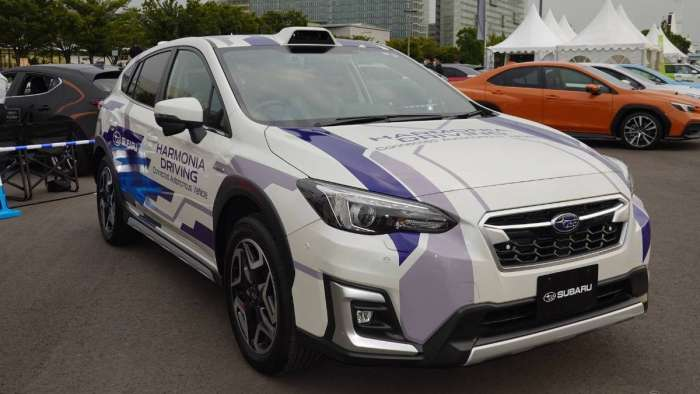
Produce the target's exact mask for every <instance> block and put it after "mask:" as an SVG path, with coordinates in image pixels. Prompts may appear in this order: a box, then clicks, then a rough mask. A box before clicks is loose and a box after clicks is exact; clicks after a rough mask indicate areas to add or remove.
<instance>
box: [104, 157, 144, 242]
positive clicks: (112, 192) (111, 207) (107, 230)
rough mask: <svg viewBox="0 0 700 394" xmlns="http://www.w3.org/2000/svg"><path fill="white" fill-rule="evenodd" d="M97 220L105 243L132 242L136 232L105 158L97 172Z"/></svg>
mask: <svg viewBox="0 0 700 394" xmlns="http://www.w3.org/2000/svg"><path fill="white" fill-rule="evenodd" d="M97 171H98V172H97V177H96V179H95V181H96V182H97V219H98V221H99V224H100V230H101V231H102V237H103V238H104V239H105V241H107V242H109V243H110V244H112V245H114V246H122V245H126V244H128V243H130V242H132V241H133V240H134V239H135V237H136V230H134V229H132V228H131V227H129V225H128V224H127V223H126V221H127V215H126V214H125V211H124V202H123V200H122V195H121V190H120V188H119V182H118V181H117V176H116V174H115V173H114V171H113V169H112V166H111V165H110V163H109V161H108V159H107V158H106V157H103V158H102V160H101V161H100V165H99V167H98V170H97Z"/></svg>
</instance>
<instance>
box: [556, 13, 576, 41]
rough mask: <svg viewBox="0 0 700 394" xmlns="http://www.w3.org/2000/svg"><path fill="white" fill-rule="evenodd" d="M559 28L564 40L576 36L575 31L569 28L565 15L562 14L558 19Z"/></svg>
mask: <svg viewBox="0 0 700 394" xmlns="http://www.w3.org/2000/svg"><path fill="white" fill-rule="evenodd" d="M559 29H560V30H561V32H562V33H563V34H564V38H565V40H564V42H569V41H571V40H573V39H574V38H576V32H575V31H574V29H572V28H571V25H570V24H569V20H568V19H566V15H563V16H562V17H561V19H559Z"/></svg>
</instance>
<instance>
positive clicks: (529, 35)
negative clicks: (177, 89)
mask: <svg viewBox="0 0 700 394" xmlns="http://www.w3.org/2000/svg"><path fill="white" fill-rule="evenodd" d="M561 43H562V40H561V38H559V36H557V35H556V34H555V33H553V32H552V31H551V30H550V29H549V27H547V25H546V24H545V23H544V21H543V20H542V18H540V15H539V13H538V12H537V8H535V5H534V4H533V5H531V6H530V10H529V11H528V13H527V15H526V16H525V19H524V20H523V21H522V22H521V23H520V25H519V26H518V27H517V28H516V29H515V31H513V33H511V34H510V35H509V36H508V38H506V39H505V40H504V41H503V42H501V43H499V44H497V45H494V46H491V47H489V49H490V50H491V51H492V52H494V53H527V52H535V51H543V50H553V49H555V48H556V47H557V45H560V44H561Z"/></svg>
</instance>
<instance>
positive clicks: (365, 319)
mask: <svg viewBox="0 0 700 394" xmlns="http://www.w3.org/2000/svg"><path fill="white" fill-rule="evenodd" d="M372 316H374V312H373V311H365V310H357V311H355V319H356V321H357V324H368V323H369V322H371V321H372Z"/></svg>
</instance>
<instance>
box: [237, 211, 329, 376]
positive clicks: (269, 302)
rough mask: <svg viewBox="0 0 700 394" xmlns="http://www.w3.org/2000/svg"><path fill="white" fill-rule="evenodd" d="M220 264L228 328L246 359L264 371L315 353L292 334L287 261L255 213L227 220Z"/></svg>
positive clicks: (298, 364)
mask: <svg viewBox="0 0 700 394" xmlns="http://www.w3.org/2000/svg"><path fill="white" fill-rule="evenodd" d="M223 266H224V273H223V278H224V282H223V283H224V286H223V287H224V292H225V295H226V305H227V309H228V313H229V318H230V321H231V328H232V329H233V333H234V335H235V337H236V341H237V342H238V346H239V349H240V351H241V353H242V354H243V357H244V358H245V359H246V360H247V361H248V363H249V364H250V365H251V366H252V367H253V368H255V369H256V370H257V371H259V372H261V373H264V374H267V375H277V374H281V373H285V372H290V371H294V370H300V369H305V368H308V367H309V366H310V365H311V364H312V363H313V362H314V361H315V360H316V359H317V358H318V355H317V353H316V352H315V351H313V350H311V349H309V348H308V347H307V346H304V345H303V344H302V343H300V340H299V338H298V336H297V332H296V323H295V320H294V304H293V302H292V278H291V264H289V262H288V261H286V259H285V258H284V257H283V253H281V252H280V250H279V248H277V247H276V242H275V240H274V237H273V235H272V233H271V231H270V230H269V229H268V228H267V226H266V225H265V222H264V220H262V218H261V217H260V216H258V215H252V216H248V217H246V218H243V219H241V220H240V221H238V222H237V223H236V224H235V225H234V226H233V231H232V232H231V234H230V236H229V238H228V243H227V245H226V254H225V261H224V264H223ZM271 297H272V298H271ZM252 331H255V332H254V333H252V334H251V332H252ZM270 337H273V338H270Z"/></svg>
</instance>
